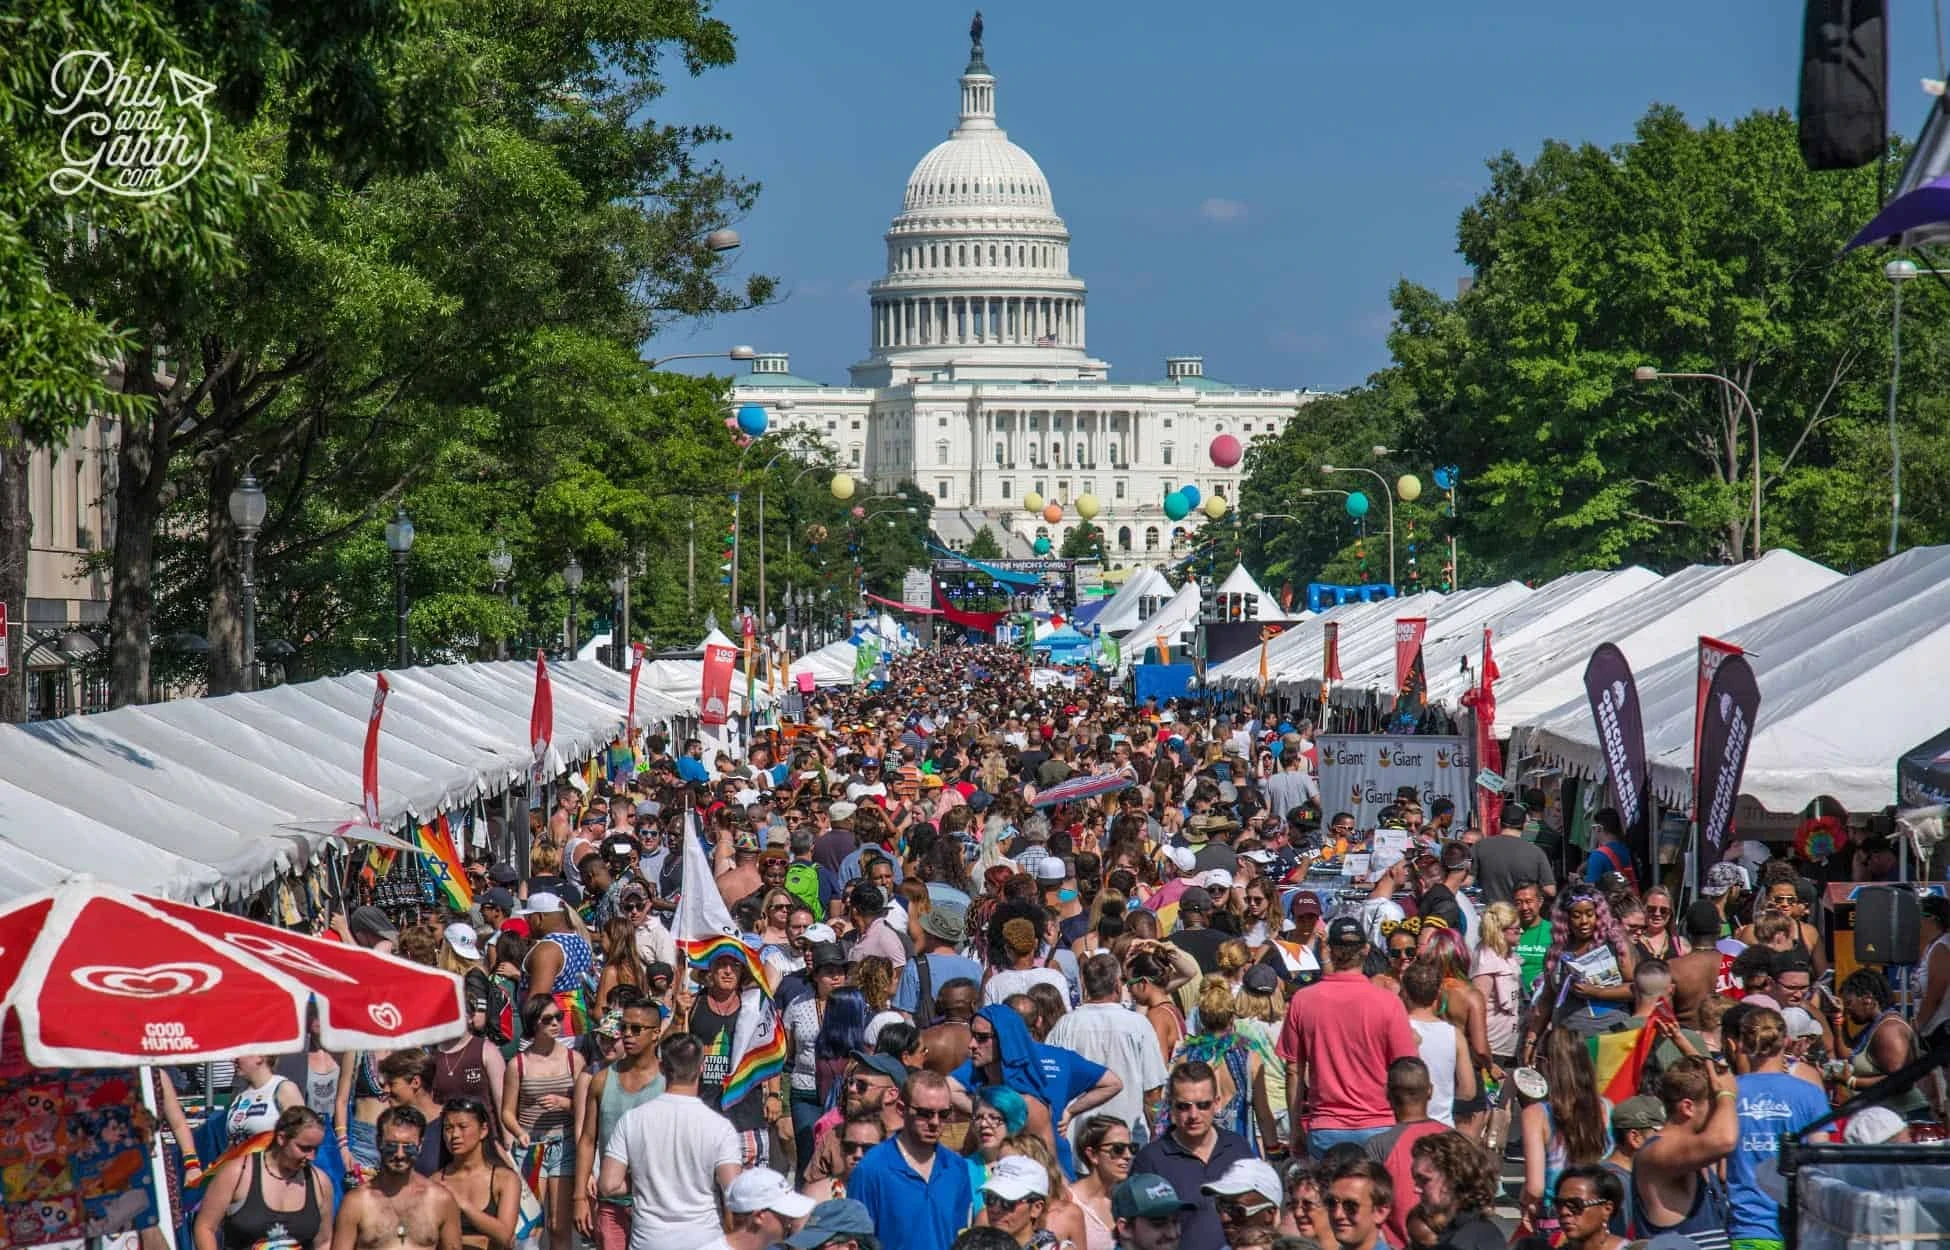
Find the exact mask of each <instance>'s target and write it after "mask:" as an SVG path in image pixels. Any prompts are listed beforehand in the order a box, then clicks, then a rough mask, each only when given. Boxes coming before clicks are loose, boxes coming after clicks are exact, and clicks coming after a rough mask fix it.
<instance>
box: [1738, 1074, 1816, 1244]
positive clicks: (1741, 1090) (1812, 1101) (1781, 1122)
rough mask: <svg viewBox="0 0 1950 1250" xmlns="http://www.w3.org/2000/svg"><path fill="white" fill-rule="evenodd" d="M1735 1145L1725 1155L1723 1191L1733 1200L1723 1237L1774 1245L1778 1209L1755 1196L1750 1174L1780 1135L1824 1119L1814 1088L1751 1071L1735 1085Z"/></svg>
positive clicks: (1773, 1150) (1775, 1150)
mask: <svg viewBox="0 0 1950 1250" xmlns="http://www.w3.org/2000/svg"><path fill="white" fill-rule="evenodd" d="M1737 1105H1738V1108H1739V1111H1740V1144H1739V1145H1738V1146H1737V1147H1735V1148H1734V1152H1733V1153H1732V1154H1731V1155H1728V1156H1727V1190H1728V1193H1729V1196H1730V1197H1731V1198H1732V1200H1733V1221H1732V1224H1731V1226H1730V1227H1729V1230H1728V1231H1729V1233H1730V1234H1731V1236H1732V1237H1733V1238H1734V1239H1735V1240H1736V1241H1738V1240H1742V1239H1744V1238H1759V1239H1764V1240H1773V1241H1778V1240H1779V1239H1780V1236H1781V1218H1780V1208H1779V1207H1777V1206H1775V1205H1774V1200H1773V1199H1772V1198H1769V1197H1768V1196H1767V1195H1766V1194H1764V1193H1762V1192H1761V1188H1760V1186H1759V1185H1758V1184H1756V1183H1755V1181H1754V1172H1755V1170H1756V1169H1757V1168H1759V1167H1760V1165H1761V1162H1762V1161H1763V1160H1766V1159H1772V1158H1774V1157H1775V1156H1776V1155H1777V1154H1779V1153H1780V1150H1781V1134H1782V1133H1785V1132H1787V1131H1788V1130H1790V1129H1795V1128H1799V1127H1800V1126H1801V1125H1803V1124H1806V1123H1808V1122H1809V1121H1811V1120H1818V1119H1820V1118H1821V1117H1822V1116H1824V1115H1826V1114H1828V1099H1827V1098H1826V1097H1825V1096H1823V1094H1822V1092H1821V1090H1820V1089H1818V1088H1816V1087H1815V1086H1813V1085H1810V1084H1808V1082H1806V1081H1804V1080H1802V1079H1801V1078H1800V1077H1798V1076H1789V1075H1788V1074H1787V1073H1785V1072H1756V1073H1752V1074H1750V1075H1747V1076H1743V1077H1741V1078H1740V1080H1739V1086H1738V1103H1737Z"/></svg>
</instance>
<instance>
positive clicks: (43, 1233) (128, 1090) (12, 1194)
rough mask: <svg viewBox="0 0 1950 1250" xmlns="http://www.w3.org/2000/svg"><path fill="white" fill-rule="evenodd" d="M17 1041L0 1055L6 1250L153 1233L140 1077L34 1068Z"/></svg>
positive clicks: (149, 1133) (0, 1245)
mask: <svg viewBox="0 0 1950 1250" xmlns="http://www.w3.org/2000/svg"><path fill="white" fill-rule="evenodd" d="M17 1038H18V1033H17V1032H16V1033H14V1034H12V1035H10V1036H9V1037H8V1039H7V1045H6V1048H5V1054H4V1055H0V1250H12V1247H15V1246H40V1245H46V1244H47V1243H49V1242H55V1241H76V1240H79V1239H81V1238H84V1237H107V1236H110V1235H112V1234H116V1233H125V1232H129V1231H131V1230H134V1229H138V1228H149V1227H152V1226H154V1225H155V1223H156V1220H157V1212H158V1210H159V1206H158V1203H157V1200H156V1190H155V1185H154V1183H153V1177H154V1173H153V1171H152V1169H151V1166H150V1146H151V1143H152V1142H153V1140H154V1131H153V1126H154V1118H153V1117H152V1116H151V1115H150V1113H149V1111H148V1109H147V1108H145V1107H144V1106H143V1105H142V1087H141V1085H140V1084H139V1083H138V1080H139V1077H138V1073H137V1072H136V1070H134V1069H132V1068H131V1069H114V1068H110V1069H104V1070H101V1071H86V1072H83V1071H75V1070H71V1069H54V1068H35V1067H30V1066H29V1065H28V1064H27V1062H26V1060H25V1059H24V1058H23V1057H22V1055H21V1053H20V1043H19V1041H18V1040H17Z"/></svg>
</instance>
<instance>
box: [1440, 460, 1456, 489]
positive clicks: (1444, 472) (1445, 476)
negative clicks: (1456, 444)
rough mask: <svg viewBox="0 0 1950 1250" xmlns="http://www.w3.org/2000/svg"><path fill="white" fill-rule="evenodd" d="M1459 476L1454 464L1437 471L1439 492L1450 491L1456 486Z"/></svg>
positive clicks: (1443, 466)
mask: <svg viewBox="0 0 1950 1250" xmlns="http://www.w3.org/2000/svg"><path fill="white" fill-rule="evenodd" d="M1459 476H1460V473H1459V472H1458V470H1457V469H1456V466H1455V465H1453V464H1445V465H1442V466H1441V467H1440V468H1438V469H1436V471H1435V473H1434V477H1435V488H1436V489H1437V490H1448V489H1450V488H1451V487H1453V486H1455V484H1456V479H1457V477H1459Z"/></svg>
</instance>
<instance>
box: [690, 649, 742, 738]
mask: <svg viewBox="0 0 1950 1250" xmlns="http://www.w3.org/2000/svg"><path fill="white" fill-rule="evenodd" d="M737 666H738V648H736V647H734V646H732V645H731V644H729V643H722V642H714V643H711V644H710V645H709V646H707V647H705V648H704V687H703V689H701V690H700V691H698V702H699V707H698V719H699V720H701V721H703V722H704V723H705V724H707V725H722V724H724V723H725V722H726V721H727V720H729V719H731V673H732V670H733V669H735V668H736V667H737Z"/></svg>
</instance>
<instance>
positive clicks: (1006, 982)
mask: <svg viewBox="0 0 1950 1250" xmlns="http://www.w3.org/2000/svg"><path fill="white" fill-rule="evenodd" d="M1032 985H1047V986H1050V987H1051V988H1053V989H1054V990H1055V991H1056V992H1057V993H1059V994H1061V995H1063V1000H1064V1001H1065V1002H1068V1001H1069V999H1070V978H1068V977H1066V976H1064V975H1063V973H1062V972H1061V971H1060V970H1058V969H1056V968H1012V969H1010V970H1008V971H1006V972H998V973H996V974H995V975H994V976H992V977H990V978H989V984H988V988H987V989H985V990H983V991H982V1002H983V1003H984V1004H986V1005H988V1006H991V1007H992V1006H994V1005H995V1004H997V1003H1002V1002H1007V1001H1008V1000H1009V995H1011V994H1027V993H1028V992H1029V987H1030V986H1032Z"/></svg>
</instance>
